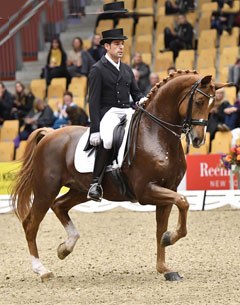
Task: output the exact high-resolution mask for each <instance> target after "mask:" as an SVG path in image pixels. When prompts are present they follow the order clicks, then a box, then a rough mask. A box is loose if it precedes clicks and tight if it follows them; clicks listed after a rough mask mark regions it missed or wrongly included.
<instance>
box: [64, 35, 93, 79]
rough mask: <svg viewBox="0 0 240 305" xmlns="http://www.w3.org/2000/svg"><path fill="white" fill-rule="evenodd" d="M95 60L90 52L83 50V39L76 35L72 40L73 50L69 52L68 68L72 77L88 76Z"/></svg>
mask: <svg viewBox="0 0 240 305" xmlns="http://www.w3.org/2000/svg"><path fill="white" fill-rule="evenodd" d="M94 63H95V60H94V59H93V58H92V56H91V55H90V54H89V52H87V51H85V50H83V41H82V39H81V38H80V37H75V38H74V39H73V41H72V50H70V51H69V52H68V59H67V69H68V72H69V74H70V76H71V77H75V76H82V75H84V76H88V73H89V71H90V68H91V67H92V65H93V64H94Z"/></svg>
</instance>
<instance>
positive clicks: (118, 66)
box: [105, 53, 120, 71]
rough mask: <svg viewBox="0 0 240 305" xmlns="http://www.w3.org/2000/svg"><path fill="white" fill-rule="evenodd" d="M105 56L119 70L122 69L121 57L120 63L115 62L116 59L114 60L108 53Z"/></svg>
mask: <svg viewBox="0 0 240 305" xmlns="http://www.w3.org/2000/svg"><path fill="white" fill-rule="evenodd" d="M105 57H106V59H107V60H108V61H109V62H110V63H111V64H112V65H113V66H114V67H115V68H116V69H118V71H119V70H120V59H119V61H118V63H115V61H113V60H112V58H111V57H110V56H109V55H108V54H107V53H106V54H105Z"/></svg>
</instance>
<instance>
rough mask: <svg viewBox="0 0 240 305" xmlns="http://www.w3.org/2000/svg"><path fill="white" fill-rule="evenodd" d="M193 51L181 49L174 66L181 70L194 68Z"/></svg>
mask: <svg viewBox="0 0 240 305" xmlns="http://www.w3.org/2000/svg"><path fill="white" fill-rule="evenodd" d="M194 60H195V52H194V50H181V51H180V52H179V55H178V57H177V58H176V63H175V66H176V68H177V69H181V70H186V69H189V70H193V69H194Z"/></svg>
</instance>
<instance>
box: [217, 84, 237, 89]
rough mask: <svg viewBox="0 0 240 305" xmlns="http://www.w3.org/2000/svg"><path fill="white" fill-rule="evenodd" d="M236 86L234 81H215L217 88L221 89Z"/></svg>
mask: <svg viewBox="0 0 240 305" xmlns="http://www.w3.org/2000/svg"><path fill="white" fill-rule="evenodd" d="M231 86H234V83H215V90H218V89H221V88H223V87H231Z"/></svg>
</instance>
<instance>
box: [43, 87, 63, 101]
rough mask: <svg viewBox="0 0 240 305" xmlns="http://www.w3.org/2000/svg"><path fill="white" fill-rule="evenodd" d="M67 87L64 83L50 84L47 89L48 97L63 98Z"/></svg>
mask: <svg viewBox="0 0 240 305" xmlns="http://www.w3.org/2000/svg"><path fill="white" fill-rule="evenodd" d="M64 92H65V89H64V88H63V86H62V85H49V86H48V90H47V98H48V99H51V98H57V99H62V98H63V94H64Z"/></svg>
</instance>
